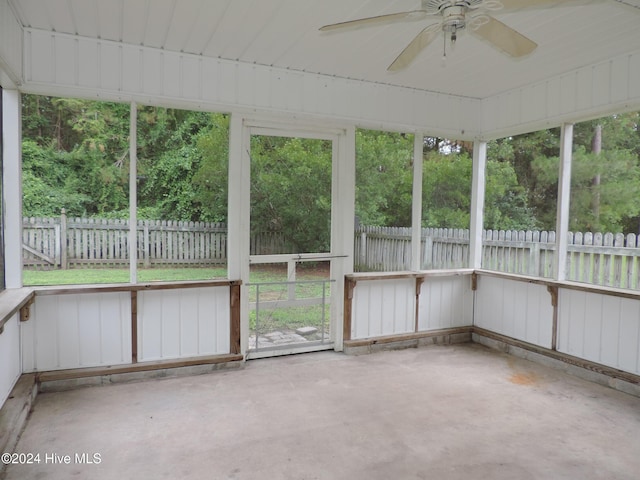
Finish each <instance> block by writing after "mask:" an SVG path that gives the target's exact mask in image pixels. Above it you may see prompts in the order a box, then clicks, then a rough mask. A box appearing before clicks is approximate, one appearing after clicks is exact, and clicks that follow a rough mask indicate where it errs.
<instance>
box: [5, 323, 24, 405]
mask: <svg viewBox="0 0 640 480" xmlns="http://www.w3.org/2000/svg"><path fill="white" fill-rule="evenodd" d="M19 317H20V314H15V315H14V316H13V317H12V318H11V319H10V320H9V321H8V322H7V323H5V325H4V332H2V335H0V366H1V368H0V406H1V405H4V402H5V400H6V399H7V398H8V397H9V394H10V393H11V390H12V389H13V386H14V385H15V383H16V381H18V378H19V377H20V374H21V373H22V369H21V364H20V319H19Z"/></svg>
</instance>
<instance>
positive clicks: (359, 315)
mask: <svg viewBox="0 0 640 480" xmlns="http://www.w3.org/2000/svg"><path fill="white" fill-rule="evenodd" d="M353 292H354V293H353V303H352V320H351V338H352V339H354V340H355V339H358V338H368V337H376V336H381V335H393V334H398V333H409V332H413V331H414V330H415V303H416V302H415V279H414V278H401V279H396V280H365V281H359V282H358V283H357V285H356V287H355V288H354V290H353Z"/></svg>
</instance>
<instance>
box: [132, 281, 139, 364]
mask: <svg viewBox="0 0 640 480" xmlns="http://www.w3.org/2000/svg"><path fill="white" fill-rule="evenodd" d="M131 363H138V292H137V291H133V292H131Z"/></svg>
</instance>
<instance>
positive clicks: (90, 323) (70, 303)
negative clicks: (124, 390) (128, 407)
mask: <svg viewBox="0 0 640 480" xmlns="http://www.w3.org/2000/svg"><path fill="white" fill-rule="evenodd" d="M31 310H32V313H31V319H30V320H29V321H28V322H25V323H23V324H22V358H23V371H24V372H32V371H45V370H59V369H68V368H80V367H97V366H105V365H118V364H125V363H130V362H131V301H130V294H129V293H128V292H127V293H119V292H118V293H116V292H111V293H91V294H89V293H86V294H68V295H42V296H36V300H35V303H34V305H33V306H32V307H31Z"/></svg>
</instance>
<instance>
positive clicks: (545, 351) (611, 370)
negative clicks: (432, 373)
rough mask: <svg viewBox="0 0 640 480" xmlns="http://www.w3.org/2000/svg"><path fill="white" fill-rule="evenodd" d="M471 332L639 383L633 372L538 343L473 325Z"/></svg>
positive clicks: (638, 377)
mask: <svg viewBox="0 0 640 480" xmlns="http://www.w3.org/2000/svg"><path fill="white" fill-rule="evenodd" d="M473 333H474V334H477V335H481V336H483V337H487V338H490V339H492V340H497V341H499V342H502V343H506V344H507V345H512V346H514V347H518V348H522V349H523V350H528V351H530V352H534V353H538V354H540V355H544V356H547V357H550V358H553V359H555V360H560V361H561V362H564V363H568V364H570V365H575V366H577V367H581V368H584V369H586V370H591V371H592V372H596V373H601V374H603V375H607V376H609V377H612V378H619V379H621V380H624V381H625V382H629V383H633V384H638V385H640V376H638V375H634V374H633V373H628V372H624V371H622V370H618V369H617V368H611V367H607V366H604V365H601V364H599V363H595V362H591V361H589V360H584V359H582V358H578V357H574V356H573V355H568V354H566V353H561V352H558V351H554V350H549V349H548V348H544V347H540V346H538V345H533V344H531V343H527V342H523V341H521V340H516V339H515V338H511V337H507V336H504V335H500V334H499V333H494V332H491V331H489V330H485V329H483V328H479V327H473Z"/></svg>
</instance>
